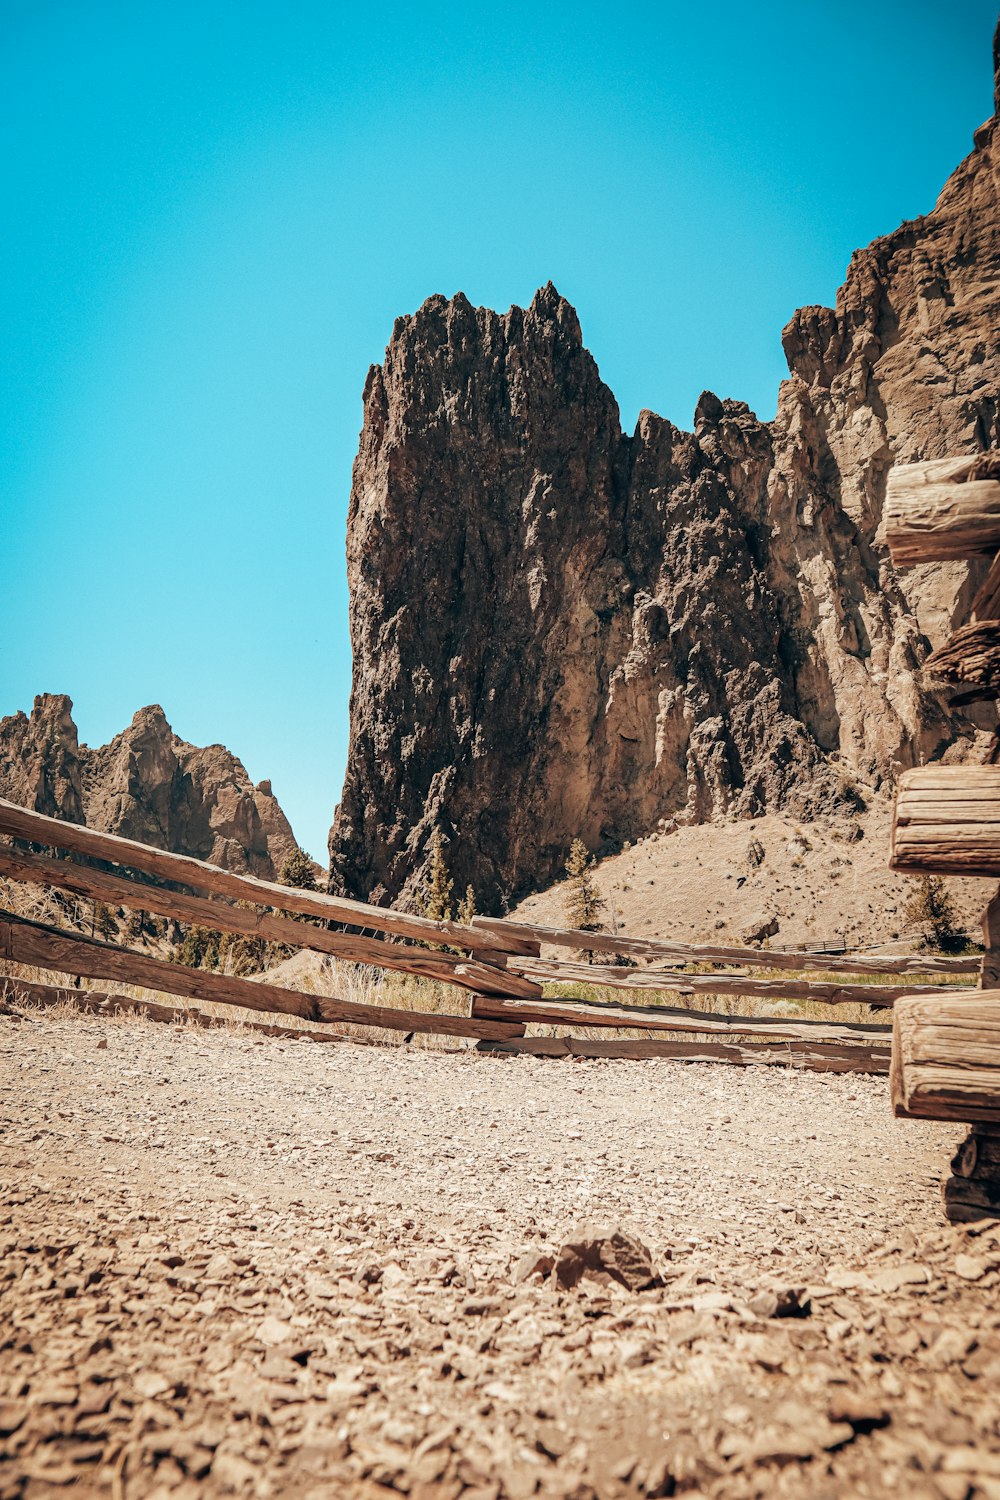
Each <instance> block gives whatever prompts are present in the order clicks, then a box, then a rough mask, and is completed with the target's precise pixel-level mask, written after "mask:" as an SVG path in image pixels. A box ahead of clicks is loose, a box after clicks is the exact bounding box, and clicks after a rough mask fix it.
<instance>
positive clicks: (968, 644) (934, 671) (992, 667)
mask: <svg viewBox="0 0 1000 1500" xmlns="http://www.w3.org/2000/svg"><path fill="white" fill-rule="evenodd" d="M923 672H924V675H925V676H926V677H939V678H941V679H943V680H944V681H946V682H960V683H968V684H971V685H973V686H975V687H978V688H981V689H982V690H983V694H984V695H985V696H988V697H997V696H998V695H1000V620H985V621H982V622H981V623H978V624H975V625H963V626H962V628H961V629H960V630H956V631H955V633H954V635H952V636H949V638H948V640H947V641H945V643H944V645H943V646H939V647H938V649H937V650H936V651H932V652H931V654H930V656H929V657H928V658H927V660H926V661H925V662H924V665H923Z"/></svg>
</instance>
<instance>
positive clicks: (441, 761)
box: [330, 119, 1000, 909]
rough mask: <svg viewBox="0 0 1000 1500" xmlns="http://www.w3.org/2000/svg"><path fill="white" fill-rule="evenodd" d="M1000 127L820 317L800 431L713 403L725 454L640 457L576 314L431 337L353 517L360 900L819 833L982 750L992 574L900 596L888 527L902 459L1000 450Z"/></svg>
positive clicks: (440, 308)
mask: <svg viewBox="0 0 1000 1500" xmlns="http://www.w3.org/2000/svg"><path fill="white" fill-rule="evenodd" d="M995 127H996V120H995V119H994V120H993V121H991V122H990V123H988V124H987V125H986V126H984V127H982V128H981V129H980V130H979V131H977V133H976V139H975V149H974V151H973V153H972V155H971V156H969V157H968V158H967V159H966V160H965V161H964V162H963V163H962V164H961V166H960V167H959V168H958V170H957V171H956V172H955V174H954V175H953V177H952V178H951V179H950V181H949V182H948V184H947V185H946V187H945V189H944V191H943V192H942V194H941V197H940V199H939V201H938V204H937V206H936V208H935V209H934V211H933V213H931V214H928V215H926V216H925V217H923V218H920V219H917V220H914V221H913V222H911V223H908V224H905V225H903V227H902V228H901V229H899V230H897V231H896V233H895V234H893V235H890V236H888V237H886V238H885V239H881V240H877V241H875V243H874V244H872V245H871V246H869V247H868V249H867V250H863V251H859V252H858V253H857V254H856V255H855V256H854V258H853V260H852V261H851V265H850V268H849V271H848V275H847V280H846V282H845V285H844V287H843V288H842V289H841V292H840V294H839V296H838V299H837V306H836V308H835V309H830V308H819V307H812V308H805V309H803V310H801V311H800V312H798V313H796V315H795V316H794V317H793V318H792V320H791V322H790V323H789V325H788V327H787V328H786V329H785V331H784V345H785V350H786V354H787V357H788V363H789V371H790V375H789V379H788V380H787V381H785V382H784V384H783V386H782V388H781V394H780V401H779V406H778V413H777V417H776V419H775V421H774V422H773V423H762V422H759V421H758V420H757V419H756V417H755V416H754V414H753V413H752V412H751V411H750V410H749V408H748V407H747V406H746V405H744V404H743V403H742V402H738V401H722V400H719V399H718V398H716V397H715V396H713V395H711V394H708V393H706V394H705V395H704V396H702V398H701V400H700V402H699V404H698V408H697V411H696V413H695V423H694V431H693V432H690V433H688V432H682V431H680V430H679V429H677V428H676V427H674V426H673V425H672V424H671V423H670V422H667V421H664V420H663V419H662V418H660V417H657V416H655V415H654V414H653V413H652V412H648V411H647V412H643V413H642V414H641V416H640V418H639V422H638V426H637V428H636V431H635V433H634V434H633V435H632V436H631V437H628V436H626V435H624V434H623V433H622V431H621V428H620V424H619V417H618V409H617V406H616V403H615V400H614V397H613V396H612V394H611V392H610V391H609V390H608V388H607V387H606V386H605V385H604V384H603V382H602V381H601V379H600V376H599V373H598V370H597V366H596V365H595V363H594V361H593V359H592V358H591V356H590V354H589V353H588V352H587V350H586V349H585V347H584V345H583V341H582V337H581V332H580V326H579V322H578V319H577V316H576V313H575V312H574V310H573V309H572V307H570V306H569V304H568V303H567V302H566V301H565V300H564V299H563V298H561V297H560V296H559V294H558V293H557V292H556V290H555V288H554V287H552V286H551V285H549V286H547V287H545V288H544V289H543V290H542V291H540V292H539V293H538V294H537V296H536V297H535V299H534V301H533V302H532V304H531V306H530V307H529V308H528V309H527V310H526V311H525V310H523V309H521V308H517V307H514V308H511V310H510V311H509V312H508V313H506V314H504V315H499V314H497V313H495V312H492V311H490V310H489V309H485V308H474V307H472V306H471V305H470V303H469V302H468V301H467V299H466V298H465V297H464V296H462V295H461V294H459V295H458V296H456V297H454V298H452V299H451V300H446V299H445V298H443V297H431V298H430V299H429V300H428V301H427V302H425V303H424V305H423V307H421V308H420V310H419V311H418V312H417V313H416V314H414V315H413V316H412V317H407V318H401V319H399V320H398V321H397V323H396V326H395V329H394V331H393V336H392V340H391V342H390V344H389V347H388V349H387V351H386V357H385V360H384V363H383V364H382V365H381V366H377V367H373V368H372V370H371V371H370V373H369V376H368V381H367V384H366V387H365V395H364V427H363V431H362V434H361V441H360V447H359V451H358V456H357V460H356V462H355V467H354V481H353V487H352V493H351V504H350V512H349V520H348V577H349V583H350V589H351V632H352V643H353V649H354V681H353V689H352V696H351V742H350V752H349V762H348V769H347V777H346V781H345V786H344V793H343V798H342V801H341V804H340V806H339V807H338V809H337V813H336V817H335V821H334V826H333V829H332V832H331V840H330V853H331V872H332V879H333V880H334V881H335V882H336V883H338V884H339V885H341V886H342V887H343V888H345V889H346V890H348V891H349V892H351V893H354V894H357V895H365V896H367V895H369V894H371V895H372V896H374V897H375V898H380V897H382V898H384V897H391V898H398V897H399V896H400V894H401V893H402V894H403V896H404V898H405V895H406V892H407V890H408V889H410V888H412V883H413V880H414V878H415V876H416V874H417V872H419V870H420V869H421V867H422V865H423V864H424V861H425V859H426V854H427V849H428V846H429V842H430V836H431V832H432V830H433V829H434V828H435V827H437V828H439V829H440V830H441V832H442V835H443V837H444V838H445V840H446V842H447V859H448V863H449V866H450V868H451V871H452V874H453V875H454V876H455V880H456V886H457V887H458V888H459V889H464V887H465V885H466V884H467V883H469V882H471V883H472V884H473V885H474V886H475V888H476V891H477V894H478V897H479V900H480V902H481V903H482V904H483V905H484V906H485V907H486V909H496V908H497V907H498V905H500V904H502V902H503V900H504V899H505V898H506V897H508V896H511V895H513V894H514V893H516V892H518V891H522V890H524V889H525V888H527V887H529V886H531V885H535V884H538V883H539V882H542V881H545V880H547V879H548V878H550V877H551V876H552V875H553V874H554V873H555V872H556V871H557V870H558V869H559V868H560V867H561V865H562V863H563V860H564V859H565V855H566V850H567V847H568V844H569V842H570V840H571V839H572V837H573V836H574V835H580V836H582V837H583V838H584V840H585V841H586V842H587V844H588V845H589V846H590V847H591V848H597V847H600V846H605V847H609V846H614V845H615V844H620V843H621V842H622V841H624V840H625V839H629V838H634V837H635V836H637V835H640V834H642V833H644V832H647V831H649V830H650V829H651V828H653V827H655V826H656V825H657V823H658V821H660V820H662V819H665V818H673V819H675V820H677V821H696V820H704V819H707V818H711V817H716V816H720V815H724V814H729V815H734V816H741V815H751V814H755V813H759V812H761V811H763V810H764V809H765V808H776V807H779V806H783V807H787V808H790V809H794V810H796V811H797V812H799V813H800V814H802V815H806V816H808V815H809V814H810V813H813V812H816V811H817V810H821V809H825V808H833V807H835V806H838V805H843V804H845V803H847V804H849V803H850V801H851V799H852V798H854V797H856V796H857V795H858V793H857V786H858V783H862V784H864V786H866V787H878V786H879V785H881V784H882V783H884V782H885V781H886V780H887V779H889V778H891V777H892V776H893V774H894V771H895V769H896V768H897V767H899V766H905V765H909V764H911V763H913V762H914V761H915V760H917V759H921V758H927V757H933V756H937V755H941V754H942V753H945V752H946V751H949V753H951V754H954V753H961V751H962V745H963V742H965V743H967V742H968V741H969V740H970V739H971V736H972V733H973V730H972V726H971V725H970V724H969V723H968V722H967V721H964V720H960V721H956V720H954V719H952V718H951V717H949V715H948V713H947V712H946V710H945V708H944V707H943V705H942V703H941V702H940V701H939V700H937V699H936V698H934V697H933V696H931V695H928V693H926V692H925V691H924V690H923V688H922V686H921V683H920V680H919V677H918V668H919V665H920V663H921V661H922V660H923V659H924V657H925V655H926V652H927V649H928V640H929V639H930V640H931V641H936V640H937V639H939V638H940V637H941V635H942V633H944V632H945V631H946V630H947V629H948V627H949V626H950V623H951V621H952V618H953V616H954V614H955V611H956V608H958V607H959V605H958V604H957V602H956V601H957V596H958V595H959V593H960V592H961V590H962V589H963V588H964V587H965V586H966V583H967V580H966V575H965V572H964V570H963V569H962V568H960V567H953V568H951V569H950V570H949V569H942V568H935V569H934V570H933V571H932V572H929V573H924V572H923V570H915V572H914V574H913V575H907V576H906V577H897V576H896V575H895V574H894V572H893V570H892V569H891V567H890V565H889V562H888V556H887V553H886V550H885V548H884V546H883V544H882V541H881V530H880V528H881V517H882V503H883V497H884V493H885V478H886V473H887V470H888V468H889V466H890V464H891V463H893V462H895V461H906V460H912V459H918V458H930V457H935V456H938V455H942V454H946V453H962V452H971V451H976V450H978V449H981V448H984V447H987V446H989V445H990V444H991V443H995V442H997V441H998V439H1000V425H998V402H1000V343H998V340H997V338H996V329H997V326H998V322H1000V276H998V274H997V272H998V267H1000V238H998V237H1000V210H998V204H997V152H998V150H1000V146H998V144H997V141H996V139H995ZM956 741H957V742H958V743H957V746H956ZM949 747H951V749H950V750H949Z"/></svg>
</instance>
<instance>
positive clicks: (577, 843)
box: [564, 838, 606, 932]
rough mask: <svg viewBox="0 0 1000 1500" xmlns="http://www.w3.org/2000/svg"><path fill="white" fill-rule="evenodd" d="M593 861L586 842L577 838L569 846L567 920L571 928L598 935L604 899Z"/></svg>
mask: <svg viewBox="0 0 1000 1500" xmlns="http://www.w3.org/2000/svg"><path fill="white" fill-rule="evenodd" d="M593 868H594V860H593V858H592V856H591V855H590V853H589V852H588V850H587V846H586V844H585V843H584V842H583V839H581V838H576V839H574V840H573V842H572V844H570V846H569V858H568V859H567V860H566V875H567V880H566V890H565V894H564V902H565V909H566V921H567V922H568V923H569V925H570V927H575V928H578V929H579V930H580V931H582V932H596V931H597V929H598V928H599V927H600V925H601V913H602V911H604V909H605V905H606V903H605V900H604V897H603V896H602V895H601V893H600V891H599V890H598V889H597V886H596V884H595V882H594V876H593V873H592V872H593Z"/></svg>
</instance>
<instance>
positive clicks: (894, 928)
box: [511, 802, 996, 952]
mask: <svg viewBox="0 0 1000 1500" xmlns="http://www.w3.org/2000/svg"><path fill="white" fill-rule="evenodd" d="M890 826H891V807H890V805H889V804H888V803H887V802H877V803H876V804H875V806H874V807H873V808H872V810H871V811H870V812H867V813H865V814H862V815H860V816H855V817H851V818H838V817H820V818H817V819H814V820H813V821H812V822H809V823H805V822H802V821H800V820H798V819H795V818H789V817H783V816H781V815H780V814H777V813H771V814H768V815H767V816H766V817H763V818H753V819H746V820H741V821H738V822H724V823H707V824H702V825H695V826H689V827H681V828H676V829H674V830H673V831H672V832H670V833H659V832H657V833H651V834H649V835H648V836H647V837H646V838H642V839H638V840H637V841H636V842H635V843H634V844H632V845H630V846H629V847H628V848H627V849H625V850H623V852H622V853H621V854H617V855H612V856H609V857H607V858H605V859H603V860H600V861H599V862H597V863H596V864H595V867H594V880H595V883H596V885H597V888H598V890H599V891H600V893H601V895H602V897H603V898H604V900H605V903H606V907H605V910H604V912H603V913H602V923H603V925H604V926H605V927H610V926H612V925H615V924H616V925H617V926H618V927H619V928H620V929H621V930H622V931H625V932H629V933H635V934H636V935H637V936H640V937H661V938H675V939H677V940H678V941H680V942H685V943H711V942H715V943H718V944H723V945H724V944H730V945H731V944H738V943H739V942H740V941H741V940H742V939H747V940H751V941H752V940H758V939H759V937H760V935H761V934H762V933H768V934H769V941H770V944H771V946H772V947H775V948H784V947H789V946H791V947H797V946H800V945H809V946H817V947H820V946H822V945H823V944H824V943H829V944H833V945H840V944H843V945H844V946H846V947H847V948H848V949H851V950H858V949H863V948H869V947H878V948H880V949H885V951H887V952H902V951H904V950H906V949H909V948H914V947H917V946H919V943H920V939H921V936H922V932H921V929H920V926H919V924H915V923H914V922H913V921H912V920H908V919H907V916H906V913H905V907H906V905H907V902H908V901H909V900H910V899H911V898H912V896H913V893H914V889H915V887H916V885H917V882H916V881H915V880H914V879H913V878H912V877H907V876H905V875H895V874H893V873H892V872H891V871H890V870H889V868H888V864H889V833H890ZM947 888H948V891H949V894H950V896H951V899H952V901H953V903H954V905H955V909H956V912H957V913H958V916H959V919H960V922H961V924H962V926H964V927H965V929H966V930H967V932H968V934H969V936H970V938H971V939H972V940H973V941H975V942H980V941H981V940H982V939H981V932H980V927H979V923H980V917H981V915H982V911H983V908H984V906H985V905H986V902H987V901H988V900H989V899H990V897H991V896H992V895H993V892H994V890H995V889H996V883H995V881H990V880H968V879H965V880H951V881H948V882H947ZM565 906H566V888H565V886H564V884H563V882H562V881H560V882H557V883H555V884H553V885H551V886H549V887H548V888H547V889H546V890H545V891H542V892H539V893H538V894H536V895H533V896H529V897H527V898H526V899H525V900H524V901H522V902H520V903H519V904H518V905H517V906H516V907H515V908H513V910H512V912H511V915H512V916H513V917H514V918H515V919H520V920H522V921H526V922H541V923H543V924H544V925H546V926H550V927H560V926H565V925H566V911H565Z"/></svg>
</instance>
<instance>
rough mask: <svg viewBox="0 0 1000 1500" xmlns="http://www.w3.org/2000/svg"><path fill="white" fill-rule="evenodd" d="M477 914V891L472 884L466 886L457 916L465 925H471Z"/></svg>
mask: <svg viewBox="0 0 1000 1500" xmlns="http://www.w3.org/2000/svg"><path fill="white" fill-rule="evenodd" d="M475 915H476V892H475V890H474V889H473V887H472V886H471V885H467V886H466V887H465V895H464V896H463V897H462V899H461V901H460V902H459V903H458V910H457V912H456V916H457V918H458V920H459V921H460V922H461V924H462V926H463V927H469V926H470V925H471V923H472V919H473V917H474V916H475Z"/></svg>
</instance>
